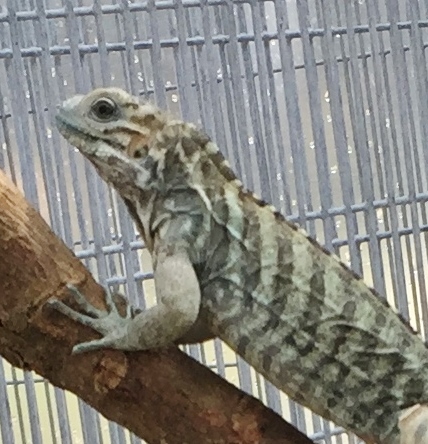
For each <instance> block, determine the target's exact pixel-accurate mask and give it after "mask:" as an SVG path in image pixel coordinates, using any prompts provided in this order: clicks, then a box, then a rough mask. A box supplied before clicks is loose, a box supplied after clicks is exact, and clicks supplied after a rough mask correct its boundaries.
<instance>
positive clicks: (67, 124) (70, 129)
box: [56, 111, 98, 145]
mask: <svg viewBox="0 0 428 444" xmlns="http://www.w3.org/2000/svg"><path fill="white" fill-rule="evenodd" d="M56 123H57V127H58V130H59V132H60V133H61V134H62V135H63V136H64V137H65V138H66V139H67V140H69V141H70V143H72V144H74V143H75V142H76V139H77V140H78V141H79V142H80V143H79V145H81V144H82V142H83V143H85V142H89V143H91V142H92V143H94V142H96V141H97V140H98V138H97V137H95V136H93V135H92V134H89V133H88V132H87V131H85V130H84V129H83V128H82V127H81V126H80V125H78V124H76V122H73V121H71V120H70V119H69V118H68V117H67V116H66V115H65V113H64V112H63V111H60V112H59V113H58V114H57V115H56Z"/></svg>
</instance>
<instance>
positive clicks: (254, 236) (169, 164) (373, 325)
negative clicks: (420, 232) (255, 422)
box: [59, 88, 428, 444]
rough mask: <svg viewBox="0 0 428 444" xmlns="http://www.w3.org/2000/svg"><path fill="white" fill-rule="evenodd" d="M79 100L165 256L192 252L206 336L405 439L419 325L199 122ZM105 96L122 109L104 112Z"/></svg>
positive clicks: (85, 134)
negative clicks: (262, 190) (242, 176)
mask: <svg viewBox="0 0 428 444" xmlns="http://www.w3.org/2000/svg"><path fill="white" fill-rule="evenodd" d="M74 100H75V102H71V103H70V102H69V103H68V105H67V110H66V111H67V112H64V113H63V114H62V115H61V118H60V119H59V128H60V130H61V131H62V133H63V134H64V135H65V136H66V137H67V139H68V140H69V141H70V142H71V143H73V144H74V145H75V146H77V147H78V148H79V149H80V150H81V152H82V153H83V154H84V155H85V156H86V157H87V158H88V159H90V160H91V161H92V162H93V164H94V165H95V166H96V168H97V169H98V171H99V173H100V175H101V177H103V178H104V179H105V180H106V181H107V182H109V183H110V184H112V186H113V187H115V188H116V190H117V191H118V192H119V194H120V195H121V196H122V198H123V199H124V200H125V202H126V204H127V206H128V208H129V211H130V213H131V215H132V216H133V218H134V220H135V222H136V224H137V226H138V228H139V230H140V232H141V234H142V236H143V237H144V239H145V242H146V245H147V246H148V248H149V250H150V252H151V253H152V256H153V260H154V264H155V265H156V261H157V260H158V249H159V248H158V247H159V245H160V244H162V242H163V241H164V240H165V239H168V242H169V243H170V245H174V246H176V245H180V246H181V248H182V249H183V251H185V252H186V254H187V256H188V257H189V258H190V261H191V264H192V267H193V269H194V271H195V272H196V276H197V279H198V282H199V287H200V295H201V299H200V307H199V314H198V317H197V320H196V322H195V326H196V327H195V331H192V335H191V336H192V338H199V339H198V340H203V339H208V338H209V337H214V336H218V337H220V338H221V339H223V340H224V341H225V342H226V343H227V344H228V345H229V346H230V347H231V348H232V349H234V350H235V351H236V352H237V353H239V354H240V355H241V356H242V357H243V358H244V359H246V360H247V362H248V363H250V364H251V365H252V366H254V367H255V369H256V370H258V371H259V372H261V373H262V374H263V375H264V376H265V377H266V378H267V379H268V380H270V381H271V382H272V383H273V384H274V385H276V386H277V387H278V388H280V389H282V390H283V391H284V392H285V393H287V394H288V395H289V396H290V397H291V398H293V399H295V400H296V401H298V402H300V403H301V404H303V405H305V406H307V407H308V408H310V409H311V410H313V411H314V412H316V413H318V414H320V415H322V416H323V417H325V418H327V419H330V420H332V421H334V422H335V423H336V424H338V425H341V426H343V427H345V428H347V429H348V430H350V431H354V432H356V433H357V434H358V435H359V436H360V437H362V438H363V439H366V440H367V442H371V443H374V442H382V443H387V444H393V443H394V444H396V443H398V441H397V437H398V436H399V431H398V419H399V414H400V410H402V409H405V408H407V407H410V406H412V405H414V404H417V403H424V402H428V371H427V369H428V350H427V348H426V346H425V344H424V343H423V342H422V341H421V339H420V338H419V337H418V336H417V335H415V334H414V333H413V332H412V331H411V329H410V328H409V326H408V325H407V324H406V323H405V322H404V321H403V320H402V319H401V318H400V317H399V316H398V315H397V314H396V313H395V312H394V311H393V310H392V309H391V308H390V307H388V306H386V305H385V303H384V302H383V301H382V299H381V298H379V297H378V296H377V295H376V293H375V292H374V290H372V289H370V288H368V287H367V286H366V285H365V284H364V282H363V281H362V280H361V279H360V278H359V277H358V276H356V275H355V274H354V273H353V272H352V271H350V270H349V269H348V268H347V267H346V266H345V265H344V264H342V263H341V262H340V261H339V260H338V259H337V258H336V257H335V256H334V255H331V254H330V253H329V252H328V251H326V250H324V249H323V248H322V247H321V246H320V245H318V244H317V243H316V242H315V241H314V240H313V239H311V238H309V237H308V236H307V235H306V233H304V232H303V231H302V230H300V229H299V228H298V227H296V226H294V225H292V224H290V223H289V222H287V221H286V220H285V219H284V217H283V216H282V215H280V214H279V213H278V212H276V211H275V209H274V208H273V207H271V206H270V205H267V204H266V203H264V202H262V201H261V200H260V199H258V198H257V197H255V196H254V195H253V194H252V193H250V192H247V191H246V190H245V189H244V188H243V186H242V184H241V183H240V182H239V180H238V179H237V178H236V177H235V174H234V173H233V171H232V170H231V169H230V167H229V166H228V164H227V162H226V161H225V160H224V158H223V156H222V154H221V153H220V151H219V150H218V148H217V147H216V145H215V144H214V143H213V142H211V141H210V140H209V138H208V137H207V136H206V135H205V134H203V133H202V132H201V131H199V130H198V129H196V127H195V126H194V125H192V124H188V123H183V122H181V121H177V120H174V119H172V118H171V117H169V116H168V115H167V114H165V113H163V112H161V111H159V110H158V109H157V108H155V107H153V106H152V105H148V104H142V105H139V104H138V102H137V101H136V100H135V99H133V98H132V97H130V96H129V95H128V94H127V93H125V92H124V91H121V90H118V89H114V88H109V89H103V90H96V91H94V92H92V93H90V94H89V95H88V96H85V97H83V98H82V97H79V98H78V99H77V98H76V99H74ZM100 100H101V101H102V100H104V101H105V102H106V103H107V104H108V103H110V105H111V106H110V109H111V110H112V111H111V113H110V114H111V116H110V114H109V115H108V116H107V118H104V117H103V118H101V117H100V114H99V113H96V114H97V116H98V117H97V116H95V117H94V116H92V115H91V113H92V114H93V112H94V106H101V105H99V103H100ZM94 104H95V105H94ZM112 104H113V105H114V106H113V105H112ZM104 105H105V103H104ZM107 108H108V107H107ZM98 111H100V109H98ZM101 116H102V113H101ZM75 318H76V317H75ZM196 330H198V331H197V332H196ZM195 332H196V333H197V334H196V333H195ZM193 333H195V335H193Z"/></svg>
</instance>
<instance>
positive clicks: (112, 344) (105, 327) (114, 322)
mask: <svg viewBox="0 0 428 444" xmlns="http://www.w3.org/2000/svg"><path fill="white" fill-rule="evenodd" d="M67 288H68V289H69V290H70V292H71V293H72V294H73V296H74V299H75V300H76V302H77V303H78V304H79V305H80V306H81V307H82V309H83V310H84V311H85V312H86V313H87V314H82V313H79V312H78V311H76V310H73V309H72V308H70V307H69V306H68V305H66V304H64V302H62V301H59V300H58V299H56V298H52V299H50V300H49V301H48V304H49V305H50V306H51V307H53V308H54V309H55V310H57V311H59V312H60V313H62V314H63V315H65V316H67V317H69V318H70V319H73V321H76V322H79V323H80V324H83V325H86V326H88V327H91V328H92V329H94V330H96V331H97V332H99V333H101V334H102V335H103V337H102V338H101V339H95V340H93V341H88V342H82V343H81V344H77V345H75V346H74V347H73V351H72V353H73V354H77V353H83V352H87V351H91V350H99V349H102V348H120V347H118V345H120V343H121V342H122V341H123V339H124V338H126V337H127V335H128V325H129V323H130V321H131V319H132V317H133V313H132V307H131V305H127V308H126V316H125V317H123V316H121V314H120V313H119V311H118V309H117V307H116V304H115V302H114V301H113V297H112V294H111V292H110V290H109V289H106V290H105V294H106V303H107V307H108V310H100V309H98V308H96V307H94V306H93V305H92V304H90V303H89V302H88V301H87V300H86V298H85V296H84V295H82V293H80V291H79V290H78V289H77V288H76V287H74V286H73V285H67ZM88 315H89V316H88Z"/></svg>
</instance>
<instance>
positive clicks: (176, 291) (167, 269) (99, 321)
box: [49, 251, 201, 353]
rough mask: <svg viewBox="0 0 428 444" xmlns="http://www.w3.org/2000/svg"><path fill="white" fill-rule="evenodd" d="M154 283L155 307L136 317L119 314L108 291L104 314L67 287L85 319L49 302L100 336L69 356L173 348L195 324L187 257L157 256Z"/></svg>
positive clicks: (196, 298) (195, 287) (196, 294)
mask: <svg viewBox="0 0 428 444" xmlns="http://www.w3.org/2000/svg"><path fill="white" fill-rule="evenodd" d="M154 279H155V287H156V293H157V295H158V301H159V302H158V304H157V305H156V306H154V307H152V308H150V309H148V310H145V311H142V312H140V313H138V314H134V313H133V312H132V309H131V307H130V306H128V307H127V313H126V316H125V317H123V316H121V314H120V313H119V311H118V309H117V307H116V304H115V303H114V301H113V299H112V296H111V294H110V292H109V291H106V301H107V307H108V310H99V309H98V308H95V307H94V306H92V305H91V304H90V303H88V302H87V301H86V299H85V298H84V296H83V295H82V294H81V293H80V292H79V291H78V290H77V289H75V288H73V287H70V289H71V291H72V292H73V294H74V296H75V299H76V301H77V302H78V303H79V305H80V306H81V307H82V308H83V309H84V311H86V312H87V313H88V315H85V314H82V313H79V312H77V311H75V310H73V309H72V308H70V307H68V306H67V305H66V304H64V303H63V302H61V301H59V300H57V299H51V300H50V301H49V304H50V305H51V306H52V307H54V308H55V309H56V310H58V311H60V312H61V313H63V314H64V315H66V316H68V317H69V318H71V319H73V320H74V321H76V322H80V323H81V324H83V325H87V326H89V327H91V328H93V329H94V330H96V331H98V332H99V333H101V334H102V335H103V337H102V338H101V339H96V340H93V341H89V342H84V343H81V344H78V345H76V346H75V347H74V348H73V353H81V352H87V351H90V350H98V349H103V348H113V349H118V350H148V349H152V348H158V347H163V346H167V345H170V344H173V343H174V342H175V341H177V340H179V339H180V338H182V337H183V336H185V334H186V333H187V332H188V331H189V330H190V329H191V327H192V326H193V325H194V324H195V321H196V319H197V317H198V313H199V307H200V302H201V295H200V289H199V283H198V279H197V277H196V274H195V271H194V269H193V265H192V264H191V262H190V260H189V258H188V256H187V254H186V253H185V252H183V251H178V252H169V253H168V254H160V255H158V258H157V261H156V267H155V270H154Z"/></svg>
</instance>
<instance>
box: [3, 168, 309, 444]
mask: <svg viewBox="0 0 428 444" xmlns="http://www.w3.org/2000/svg"><path fill="white" fill-rule="evenodd" d="M66 283H73V284H75V285H76V286H77V287H78V288H79V289H81V290H82V291H83V293H84V294H85V295H88V296H89V295H90V298H89V299H90V300H91V301H92V302H93V303H94V304H95V305H98V306H99V307H100V308H101V307H102V306H103V300H104V298H103V289H102V287H101V286H99V285H98V284H96V282H95V281H94V279H93V278H92V277H91V275H90V274H89V272H88V271H87V270H86V268H85V267H84V266H83V265H82V263H81V262H80V261H79V260H78V259H77V258H76V257H75V256H74V255H73V253H72V252H71V251H70V250H69V249H68V248H67V246H66V245H65V244H64V243H63V242H62V241H61V240H60V239H59V238H57V237H56V236H55V234H54V233H53V232H52V231H51V230H50V228H49V226H48V225H47V224H46V223H45V221H44V220H43V219H42V217H41V216H40V215H39V213H37V212H36V211H35V210H34V209H33V208H32V207H30V205H29V204H28V202H26V200H25V199H24V197H23V196H22V195H21V193H20V192H19V191H18V190H17V189H16V187H15V186H14V185H13V184H12V183H11V182H10V180H9V179H7V178H6V177H5V175H4V174H3V173H2V172H1V171H0V355H2V356H3V357H4V358H5V359H7V360H8V361H9V362H10V363H11V364H12V365H15V366H17V367H20V368H23V369H26V370H34V371H35V372H37V373H38V374H40V375H41V376H43V377H44V378H46V379H47V380H49V381H50V382H51V383H52V384H54V385H56V386H58V387H61V388H63V389H66V390H69V391H71V392H73V393H75V394H76V395H77V396H79V397H80V398H82V399H83V400H84V401H85V402H87V403H88V404H89V405H91V406H93V407H94V408H95V409H97V410H98V411H99V412H100V413H101V414H103V415H104V416H105V417H106V418H108V419H111V420H113V421H115V422H117V423H119V424H121V425H123V426H124V427H126V428H127V429H129V430H131V431H132V432H134V433H135V434H136V435H137V436H140V437H141V438H143V439H145V440H147V441H148V442H149V443H161V442H162V443H168V444H173V443H177V444H182V443H225V444H226V443H227V444H232V443H243V444H246V443H259V444H262V443H266V444H267V443H270V444H272V443H281V444H310V443H312V441H311V440H309V439H308V438H307V437H306V436H304V435H303V434H301V433H300V432H298V431H297V430H296V429H295V428H294V427H293V426H291V425H290V424H288V423H287V422H285V421H284V420H283V419H282V418H281V417H280V416H278V415H276V414H275V413H274V412H273V411H271V410H270V409H268V408H266V407H264V406H263V405H262V404H261V403H260V402H259V401H258V400H256V399H255V398H253V397H251V396H248V395H246V394H244V393H242V392H241V391H240V390H238V389H237V388H235V387H234V386H232V385H231V384H229V383H228V382H226V381H225V380H223V379H222V378H220V377H219V376H217V375H216V374H214V373H213V372H212V371H210V370H209V369H208V368H206V367H204V366H203V365H201V364H199V363H197V362H196V361H194V360H193V359H191V358H190V357H188V356H187V355H186V354H184V353H182V352H180V351H179V350H178V349H177V348H175V347H172V348H170V349H168V350H163V351H159V352H139V353H122V352H118V351H113V350H106V351H102V352H93V353H87V354H82V355H77V356H72V355H71V354H70V353H71V348H72V346H73V345H74V344H75V343H76V342H81V341H87V340H89V339H93V338H95V337H96V333H94V332H93V331H92V330H91V329H89V328H86V327H83V326H81V325H78V324H76V323H74V322H72V321H71V320H68V319H66V318H65V317H64V316H62V315H60V314H59V313H57V312H55V311H53V310H52V309H51V308H49V307H48V306H46V305H45V302H46V301H47V300H48V299H49V298H51V297H52V296H56V297H58V298H60V299H67V301H71V299H68V298H69V294H68V292H67V290H66V288H65V284H66Z"/></svg>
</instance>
